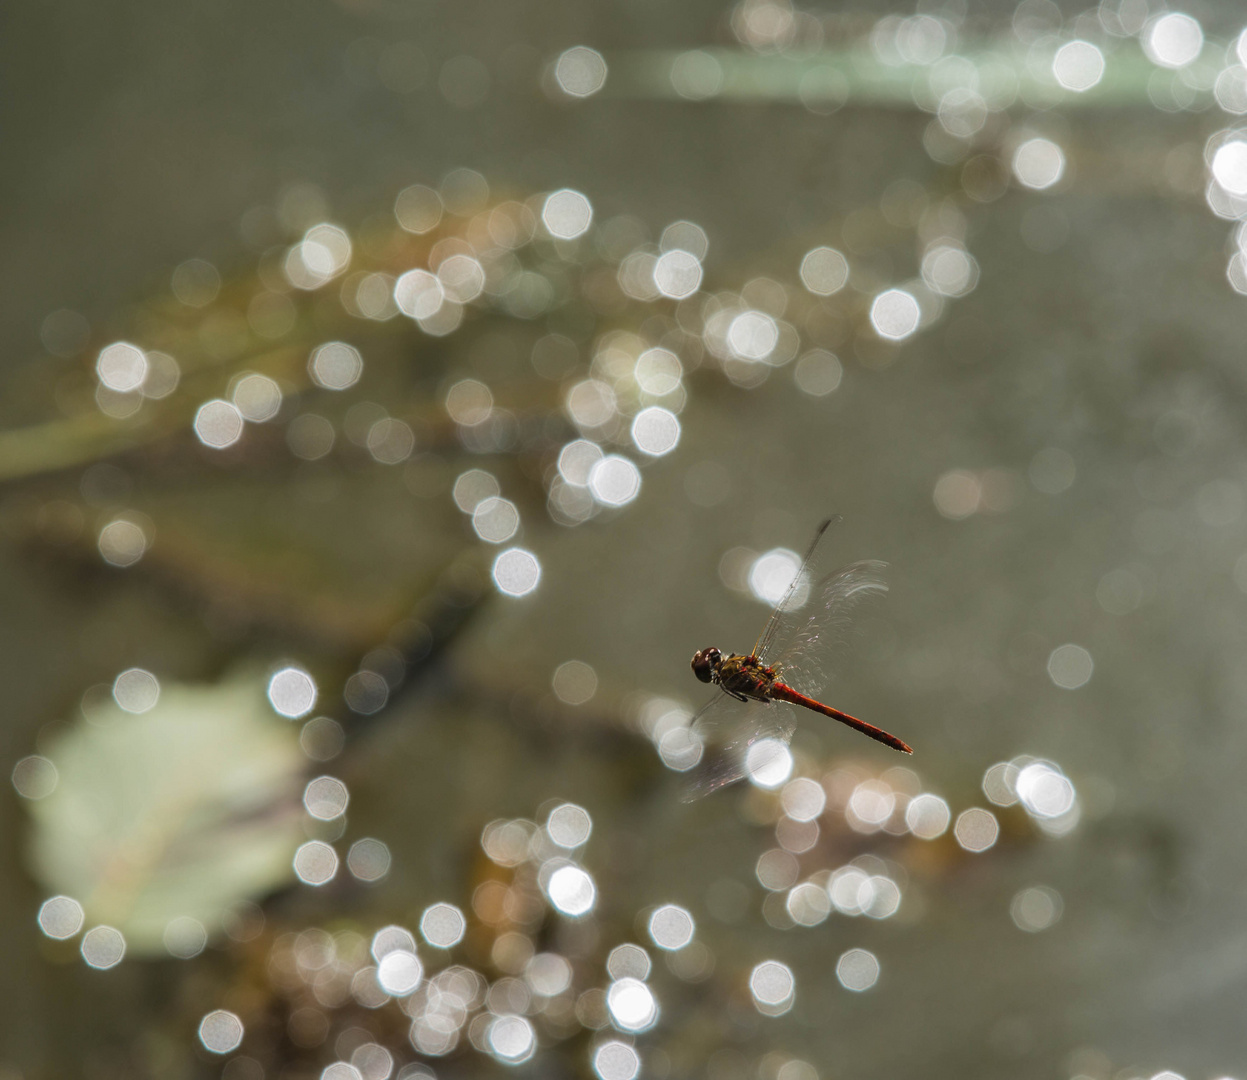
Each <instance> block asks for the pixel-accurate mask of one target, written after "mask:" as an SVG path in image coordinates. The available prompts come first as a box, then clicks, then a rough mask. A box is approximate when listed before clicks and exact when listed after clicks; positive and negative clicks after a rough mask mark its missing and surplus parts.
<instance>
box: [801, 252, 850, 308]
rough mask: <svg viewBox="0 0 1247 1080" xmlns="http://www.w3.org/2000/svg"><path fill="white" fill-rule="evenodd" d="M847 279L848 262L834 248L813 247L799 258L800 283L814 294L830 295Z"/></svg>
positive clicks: (842, 285) (846, 281)
mask: <svg viewBox="0 0 1247 1080" xmlns="http://www.w3.org/2000/svg"><path fill="white" fill-rule="evenodd" d="M848 280H849V262H848V260H847V259H846V258H845V257H844V256H843V255H842V254H841V253H840V252H838V251H837V250H836V249H835V248H829V247H816V248H813V249H811V250H810V251H807V252H806V253H805V257H804V258H803V259H802V260H801V283H802V284H803V285H804V286H805V287H806V288H807V289H808V290H809V291H810V292H812V293H813V294H814V295H815V296H832V295H834V294H835V293H838V292H839V291H840V290H841V289H843V288H844V286H845V285H846V284H847V283H848Z"/></svg>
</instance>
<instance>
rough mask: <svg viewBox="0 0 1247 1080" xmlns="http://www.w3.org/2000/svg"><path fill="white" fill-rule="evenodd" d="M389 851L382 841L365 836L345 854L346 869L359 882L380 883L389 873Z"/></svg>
mask: <svg viewBox="0 0 1247 1080" xmlns="http://www.w3.org/2000/svg"><path fill="white" fill-rule="evenodd" d="M390 861H391V860H390V849H389V847H387V846H386V844H385V842H384V841H381V840H376V839H374V838H373V837H371V836H366V837H364V838H363V839H362V840H356V841H355V843H353V844H352V845H351V848H350V850H349V851H348V852H347V854H346V868H347V869H348V870H349V871H350V872H351V875H352V877H354V878H356V879H358V880H359V881H380V880H381V879H382V878H383V877H385V875H386V874H388V873H389V872H390Z"/></svg>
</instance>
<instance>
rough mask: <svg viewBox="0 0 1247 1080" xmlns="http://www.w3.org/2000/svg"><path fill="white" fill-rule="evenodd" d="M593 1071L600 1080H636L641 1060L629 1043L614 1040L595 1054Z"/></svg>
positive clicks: (605, 1044) (604, 1044) (600, 1047)
mask: <svg viewBox="0 0 1247 1080" xmlns="http://www.w3.org/2000/svg"><path fill="white" fill-rule="evenodd" d="M593 1071H594V1072H595V1073H597V1075H598V1077H599V1078H600V1080H635V1078H636V1076H637V1075H638V1074H639V1073H640V1071H641V1059H640V1057H639V1056H638V1054H637V1052H636V1051H635V1050H634V1049H633V1048H632V1047H631V1046H629V1045H628V1044H627V1043H622V1042H615V1041H613V1040H612V1041H611V1042H606V1043H603V1044H602V1045H601V1046H599V1047H598V1048H597V1049H596V1050H595V1051H594V1052H593Z"/></svg>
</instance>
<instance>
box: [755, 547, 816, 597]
mask: <svg viewBox="0 0 1247 1080" xmlns="http://www.w3.org/2000/svg"><path fill="white" fill-rule="evenodd" d="M800 569H801V557H800V556H799V555H798V554H797V553H796V552H795V551H792V550H791V549H789V548H772V549H771V550H770V551H767V552H765V553H763V554H762V555H759V556H758V557H757V558H756V559H754V561H753V563H752V565H751V566H750V567H749V576H748V582H749V591H750V592H751V593H752V594H753V596H754V599H755V600H759V601H761V602H762V603H763V604H766V605H767V606H768V607H774V606H775V605H776V604H778V603H779V602H780V601H781V600H782V599H783V598H784V594H785V593H786V592H787V591H788V586H789V585H791V584H792V581H793V578H795V577H796V576H797V572H798V571H799V570H800ZM794 600H795V601H796V602H795V603H794V604H793V605H792V606H793V607H800V605H801V603H802V602H803V600H804V597H802V598H801V600H797V598H796V597H794Z"/></svg>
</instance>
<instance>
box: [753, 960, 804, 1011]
mask: <svg viewBox="0 0 1247 1080" xmlns="http://www.w3.org/2000/svg"><path fill="white" fill-rule="evenodd" d="M796 986H797V984H796V979H794V978H793V974H792V968H790V967H789V966H788V965H787V964H783V963H780V962H779V961H778V960H765V961H763V962H762V963H761V964H759V965H758V966H757V967H755V968H754V969H753V971H752V972H751V973H750V975H749V992H750V993H751V994H752V995H753V1003H754V1007H755V1008H756V1009H757V1010H758V1011H759V1012H760V1013H763V1014H764V1015H766V1016H781V1015H783V1014H784V1013H786V1012H787V1011H788V1010H789V1009H791V1008H792V1003H793V1001H794V999H795V997H796Z"/></svg>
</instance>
